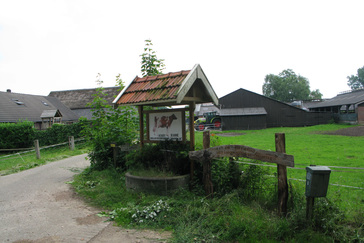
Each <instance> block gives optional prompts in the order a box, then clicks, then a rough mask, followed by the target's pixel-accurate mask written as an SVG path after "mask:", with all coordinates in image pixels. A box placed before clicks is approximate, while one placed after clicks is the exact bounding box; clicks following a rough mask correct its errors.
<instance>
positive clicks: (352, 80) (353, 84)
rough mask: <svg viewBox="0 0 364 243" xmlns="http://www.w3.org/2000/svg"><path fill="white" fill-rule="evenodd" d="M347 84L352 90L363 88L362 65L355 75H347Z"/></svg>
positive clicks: (363, 71) (363, 68) (363, 75)
mask: <svg viewBox="0 0 364 243" xmlns="http://www.w3.org/2000/svg"><path fill="white" fill-rule="evenodd" d="M347 78H348V86H349V87H350V88H351V89H352V90H356V89H363V88H364V66H363V67H362V68H359V69H358V73H357V75H351V76H348V77H347Z"/></svg>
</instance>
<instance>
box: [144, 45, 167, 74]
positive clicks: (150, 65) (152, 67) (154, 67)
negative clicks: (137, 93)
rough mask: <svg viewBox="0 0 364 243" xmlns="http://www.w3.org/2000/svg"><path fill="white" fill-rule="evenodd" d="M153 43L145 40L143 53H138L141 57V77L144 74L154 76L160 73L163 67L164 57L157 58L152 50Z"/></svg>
mask: <svg viewBox="0 0 364 243" xmlns="http://www.w3.org/2000/svg"><path fill="white" fill-rule="evenodd" d="M152 45H153V43H152V41H151V40H145V48H144V53H143V54H142V55H140V56H141V57H142V61H141V64H142V66H141V71H142V75H143V77H146V76H156V75H158V74H162V70H163V69H164V68H165V65H164V63H163V62H164V59H158V58H157V55H156V54H155V51H153V50H152V48H151V46H152Z"/></svg>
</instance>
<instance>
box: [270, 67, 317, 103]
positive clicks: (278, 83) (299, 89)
mask: <svg viewBox="0 0 364 243" xmlns="http://www.w3.org/2000/svg"><path fill="white" fill-rule="evenodd" d="M263 95H264V96H267V97H269V98H272V99H276V100H279V101H282V102H291V101H294V100H307V99H310V98H312V97H314V98H315V99H316V98H319V97H320V98H321V97H322V94H321V93H320V91H319V90H314V91H310V83H309V81H308V79H307V78H305V77H303V76H301V75H297V74H296V73H295V72H293V71H292V70H291V69H286V70H283V71H282V72H281V73H280V74H279V75H274V74H268V75H266V76H265V79H264V84H263Z"/></svg>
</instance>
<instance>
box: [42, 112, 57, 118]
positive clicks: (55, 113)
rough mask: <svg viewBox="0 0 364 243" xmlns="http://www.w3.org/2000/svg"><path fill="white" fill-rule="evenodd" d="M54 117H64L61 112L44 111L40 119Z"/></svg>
mask: <svg viewBox="0 0 364 243" xmlns="http://www.w3.org/2000/svg"><path fill="white" fill-rule="evenodd" d="M53 117H62V114H61V112H59V110H44V111H43V112H42V114H41V115H40V118H53Z"/></svg>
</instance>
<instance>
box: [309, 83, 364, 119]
mask: <svg viewBox="0 0 364 243" xmlns="http://www.w3.org/2000/svg"><path fill="white" fill-rule="evenodd" d="M305 106H306V107H307V108H308V109H309V110H310V111H315V112H330V113H331V114H332V116H333V119H334V120H335V122H339V123H352V124H364V89H360V90H354V91H347V92H342V93H340V94H338V95H337V96H335V97H334V98H332V99H328V100H324V101H322V102H315V103H307V104H305Z"/></svg>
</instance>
